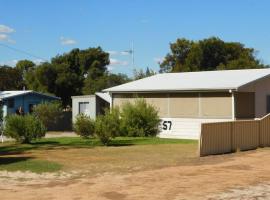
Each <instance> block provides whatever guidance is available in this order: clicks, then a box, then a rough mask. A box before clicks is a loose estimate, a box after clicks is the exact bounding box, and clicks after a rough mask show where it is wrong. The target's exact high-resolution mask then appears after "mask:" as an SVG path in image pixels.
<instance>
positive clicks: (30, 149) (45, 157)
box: [0, 138, 198, 176]
mask: <svg viewBox="0 0 270 200" xmlns="http://www.w3.org/2000/svg"><path fill="white" fill-rule="evenodd" d="M0 152H2V156H1V153H0V170H1V169H2V170H3V169H6V170H9V169H11V170H12V171H14V169H15V170H20V167H22V169H21V170H22V171H26V170H27V167H28V166H30V167H31V166H32V167H33V166H34V165H33V164H32V165H31V163H30V165H27V162H32V163H33V161H46V162H45V164H46V165H44V167H45V168H44V171H52V170H48V169H46V167H47V166H50V165H49V164H50V163H51V165H52V164H59V165H60V166H61V170H63V171H65V172H68V171H77V172H80V173H83V174H90V175H93V176H95V175H97V174H101V173H105V172H106V173H124V172H135V171H139V170H151V169H158V168H162V167H168V166H176V165H183V164H185V165H186V164H189V163H194V162H196V161H198V154H197V142H195V141H188V140H168V139H156V138H153V139H148V138H125V139H123V138H118V139H116V140H115V141H114V142H113V143H112V146H109V147H104V146H100V143H99V142H98V141H96V140H88V141H85V140H83V139H81V138H49V139H43V140H42V141H39V142H37V143H34V144H32V145H15V144H12V143H7V144H4V145H0ZM1 159H2V161H3V160H9V161H14V162H16V164H12V165H6V164H9V163H4V162H1ZM34 163H35V162H34ZM39 163H40V162H39ZM14 165H15V166H14ZM42 167H43V165H38V166H37V167H35V166H34V169H33V170H32V169H29V170H30V171H33V172H42ZM57 169H60V168H59V167H58V168H57Z"/></svg>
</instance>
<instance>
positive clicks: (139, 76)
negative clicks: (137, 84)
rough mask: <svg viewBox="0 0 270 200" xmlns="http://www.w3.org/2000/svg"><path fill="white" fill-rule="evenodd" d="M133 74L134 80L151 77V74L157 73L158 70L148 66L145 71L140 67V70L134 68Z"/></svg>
mask: <svg viewBox="0 0 270 200" xmlns="http://www.w3.org/2000/svg"><path fill="white" fill-rule="evenodd" d="M133 74H134V75H133V76H134V80H139V79H142V78H146V77H149V76H153V75H155V74H156V72H155V71H154V70H152V69H149V68H148V67H147V68H146V70H145V72H144V71H143V70H142V69H140V70H136V69H135V70H134V72H133Z"/></svg>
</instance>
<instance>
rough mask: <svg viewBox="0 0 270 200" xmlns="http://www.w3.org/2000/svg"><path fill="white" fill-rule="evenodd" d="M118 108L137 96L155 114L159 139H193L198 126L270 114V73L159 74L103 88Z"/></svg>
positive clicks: (198, 131) (238, 71)
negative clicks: (142, 99)
mask: <svg viewBox="0 0 270 200" xmlns="http://www.w3.org/2000/svg"><path fill="white" fill-rule="evenodd" d="M104 92H109V94H110V95H111V98H112V102H111V106H112V107H114V106H119V107H120V108H121V105H123V103H125V102H127V101H134V99H136V98H138V97H141V98H144V99H145V100H146V101H147V102H148V103H150V104H152V105H153V106H155V107H156V108H157V109H158V110H159V116H160V118H161V119H162V123H161V126H162V131H161V133H160V137H166V138H188V139H198V138H199V136H200V128H201V123H204V122H219V121H228V120H239V119H253V118H261V117H263V116H264V115H266V114H267V113H269V112H270V69H268V68H265V69H247V70H223V71H203V72H184V73H164V74H157V75H154V76H151V77H148V78H144V79H140V80H137V81H133V82H129V83H126V84H122V85H119V86H115V87H112V88H108V89H105V90H104Z"/></svg>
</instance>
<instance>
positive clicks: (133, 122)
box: [121, 99, 160, 137]
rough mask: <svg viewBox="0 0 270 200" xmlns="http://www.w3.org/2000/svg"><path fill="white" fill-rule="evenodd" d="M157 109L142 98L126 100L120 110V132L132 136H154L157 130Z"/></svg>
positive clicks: (158, 121)
mask: <svg viewBox="0 0 270 200" xmlns="http://www.w3.org/2000/svg"><path fill="white" fill-rule="evenodd" d="M159 123H160V118H159V116H158V110H157V109H156V108H155V107H153V106H152V105H150V104H147V103H146V101H145V100H144V99H137V100H136V101H135V102H134V103H130V102H127V103H126V104H124V105H123V107H122V111H121V134H122V135H127V136H133V137H137V136H140V137H143V136H146V137H147V136H156V135H157V134H158V132H159Z"/></svg>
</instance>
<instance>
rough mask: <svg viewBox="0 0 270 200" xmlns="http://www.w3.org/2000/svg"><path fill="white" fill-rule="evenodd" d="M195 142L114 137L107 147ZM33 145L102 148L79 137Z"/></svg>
mask: <svg viewBox="0 0 270 200" xmlns="http://www.w3.org/2000/svg"><path fill="white" fill-rule="evenodd" d="M195 143H197V140H184V139H165V138H157V137H116V138H114V139H113V140H112V141H111V142H110V145H109V146H125V145H126V146H129V145H151V144H152V145H154V144H195ZM33 144H34V145H60V146H69V147H95V146H103V144H102V143H101V142H100V141H99V140H98V139H96V138H91V139H82V138H80V137H59V138H43V139H41V140H38V141H35V142H33Z"/></svg>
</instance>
